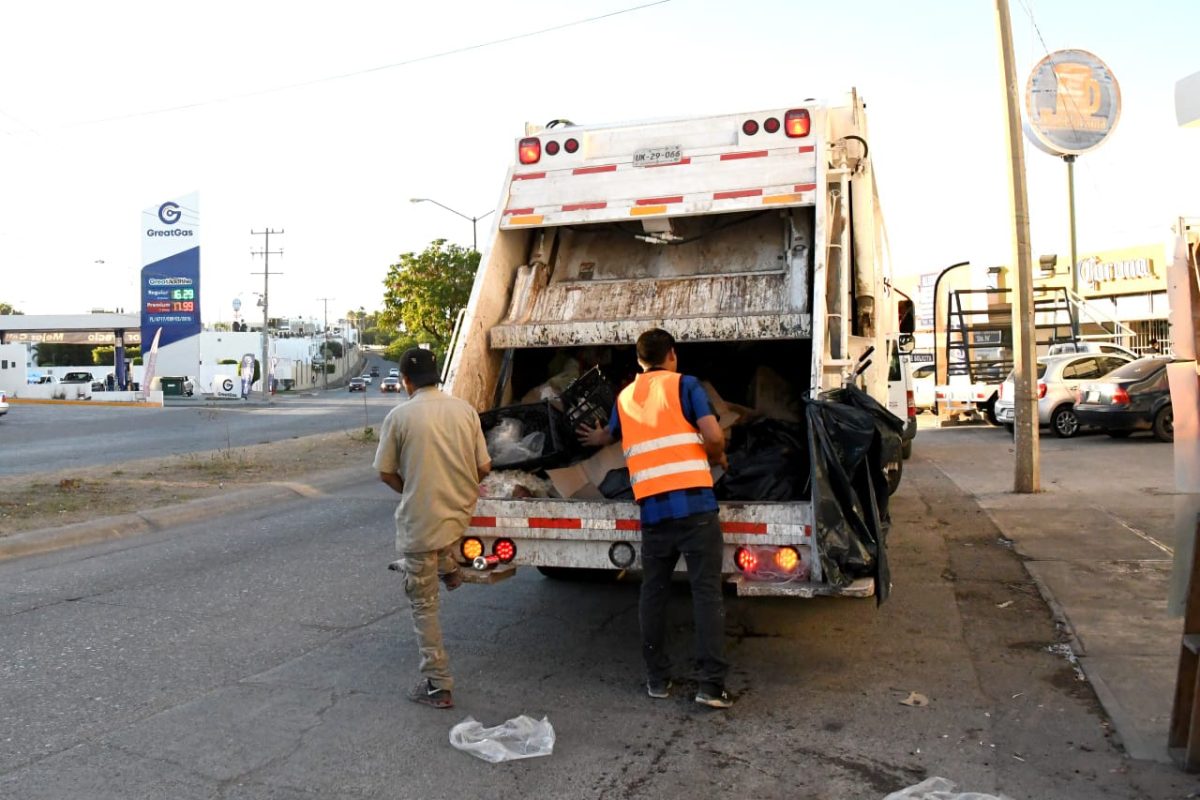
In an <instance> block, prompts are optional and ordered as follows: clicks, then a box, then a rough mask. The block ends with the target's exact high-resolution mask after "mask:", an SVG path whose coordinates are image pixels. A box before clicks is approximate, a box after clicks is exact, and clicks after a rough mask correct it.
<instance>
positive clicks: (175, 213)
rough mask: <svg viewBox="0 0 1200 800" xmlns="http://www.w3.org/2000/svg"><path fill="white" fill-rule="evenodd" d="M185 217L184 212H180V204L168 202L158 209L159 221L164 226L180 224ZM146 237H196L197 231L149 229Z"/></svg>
mask: <svg viewBox="0 0 1200 800" xmlns="http://www.w3.org/2000/svg"><path fill="white" fill-rule="evenodd" d="M182 216H183V212H182V211H180V210H179V204H178V203H176V202H173V201H171V200H168V201H167V202H165V203H163V204H162V205H161V206H159V207H158V219H159V221H160V222H162V224H163V225H174V224H176V223H178V222H179V218H180V217H182ZM146 235H147V236H150V237H155V236H194V235H195V231H193V230H191V229H190V228H168V229H167V230H159V229H157V228H147V229H146Z"/></svg>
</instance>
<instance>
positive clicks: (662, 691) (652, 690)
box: [646, 678, 671, 700]
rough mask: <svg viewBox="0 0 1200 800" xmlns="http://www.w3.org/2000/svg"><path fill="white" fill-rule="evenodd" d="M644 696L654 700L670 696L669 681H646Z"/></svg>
mask: <svg viewBox="0 0 1200 800" xmlns="http://www.w3.org/2000/svg"><path fill="white" fill-rule="evenodd" d="M646 694H648V695H650V696H651V697H653V698H654V699H655V700H662V699H663V698H666V697H670V696H671V681H670V680H669V679H666V678H664V679H662V680H654V679H653V678H651V679H650V680H648V681H646Z"/></svg>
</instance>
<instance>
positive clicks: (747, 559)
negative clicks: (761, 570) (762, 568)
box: [733, 547, 758, 572]
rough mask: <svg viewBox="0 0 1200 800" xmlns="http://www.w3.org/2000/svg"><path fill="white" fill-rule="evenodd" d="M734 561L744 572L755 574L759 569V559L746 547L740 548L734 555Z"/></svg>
mask: <svg viewBox="0 0 1200 800" xmlns="http://www.w3.org/2000/svg"><path fill="white" fill-rule="evenodd" d="M733 561H734V563H735V564H737V568H738V569H740V570H741V571H742V572H754V570H756V569H758V557H757V556H755V555H754V553H753V552H751V551H750V550H748V549H747V548H745V547H739V548H738V549H737V552H736V553H734V554H733Z"/></svg>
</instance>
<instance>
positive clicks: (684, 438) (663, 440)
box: [625, 433, 704, 458]
mask: <svg viewBox="0 0 1200 800" xmlns="http://www.w3.org/2000/svg"><path fill="white" fill-rule="evenodd" d="M692 443H695V444H704V439H703V438H702V437H701V436H700V434H698V433H673V434H671V435H670V436H660V437H658V438H657V439H651V440H650V441H648V442H640V443H639V444H635V445H634V446H632V447H626V448H625V457H626V458H632V457H633V456H640V455H641V454H642V453H649V452H650V451H652V450H662V449H663V448H664V447H675V446H676V445H680V444H692Z"/></svg>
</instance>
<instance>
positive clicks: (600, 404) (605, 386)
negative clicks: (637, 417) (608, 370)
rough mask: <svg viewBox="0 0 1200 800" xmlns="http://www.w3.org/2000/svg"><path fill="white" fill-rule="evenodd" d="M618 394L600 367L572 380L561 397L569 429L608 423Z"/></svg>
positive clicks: (601, 425) (593, 368)
mask: <svg viewBox="0 0 1200 800" xmlns="http://www.w3.org/2000/svg"><path fill="white" fill-rule="evenodd" d="M616 396H617V393H616V390H615V389H614V388H613V385H612V384H611V383H610V382H609V380H608V378H606V377H604V373H603V372H601V371H600V368H599V367H592V368H591V369H589V370H588V371H587V372H585V373H583V374H582V375H580V376H579V377H578V378H576V379H575V380H573V381H571V385H570V386H568V387H567V388H566V389H564V390H563V393H562V398H561V400H562V405H563V408H564V409H565V412H564V413H565V415H566V422H567V430H569V431H574V430H577V429H578V428H579V426H580V425H588V426H591V427H595V426H597V425H599V426H600V427H604V426H606V425H608V418H609V416H610V415H611V414H612V408H613V402H614V401H615V400H616Z"/></svg>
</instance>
